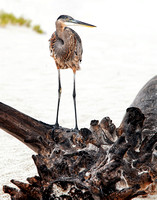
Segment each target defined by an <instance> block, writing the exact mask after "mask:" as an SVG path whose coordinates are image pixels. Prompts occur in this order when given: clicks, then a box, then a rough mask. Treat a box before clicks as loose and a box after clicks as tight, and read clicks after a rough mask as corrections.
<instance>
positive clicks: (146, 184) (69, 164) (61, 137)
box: [0, 76, 157, 200]
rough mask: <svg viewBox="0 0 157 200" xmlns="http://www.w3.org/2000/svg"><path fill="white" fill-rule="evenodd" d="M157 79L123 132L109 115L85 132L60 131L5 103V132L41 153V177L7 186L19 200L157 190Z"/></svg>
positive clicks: (103, 197)
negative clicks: (12, 186) (14, 186)
mask: <svg viewBox="0 0 157 200" xmlns="http://www.w3.org/2000/svg"><path fill="white" fill-rule="evenodd" d="M156 122H157V76H156V77H154V78H153V79H151V80H150V81H149V82H148V83H147V84H146V85H145V86H144V87H143V88H142V90H141V91H140V92H139V94H138V95H137V97H136V98H135V100H134V102H133V103H132V105H131V107H130V108H128V109H127V110H126V114H125V116H124V118H123V120H122V123H121V125H120V126H119V128H116V127H115V125H114V124H113V123H112V120H111V119H110V118H109V117H105V118H103V119H102V120H101V121H100V123H99V121H98V120H92V121H91V124H90V125H91V126H90V129H87V128H82V129H80V130H79V132H77V131H74V130H72V129H68V128H62V127H59V128H57V129H54V127H53V125H49V124H46V123H43V122H40V121H37V120H35V119H33V118H31V117H29V116H27V115H25V114H23V113H21V112H19V111H17V110H15V109H13V108H11V107H9V106H7V105H5V104H2V103H0V128H2V129H3V130H5V131H7V132H8V133H9V134H11V135H13V136H14V137H16V138H17V139H19V140H20V141H22V142H23V143H24V144H26V145H27V146H28V147H29V148H31V149H33V150H34V151H35V152H36V153H37V155H33V156H32V158H33V160H34V162H35V165H36V167H37V170H38V174H39V175H38V176H35V177H31V178H27V181H28V183H22V182H19V181H15V180H11V182H12V183H13V184H15V185H16V186H17V187H18V188H19V190H17V189H14V188H11V187H8V186H4V187H3V190H4V192H6V193H9V194H10V196H11V198H12V199H14V200H22V199H26V200H27V199H29V200H31V199H32V200H34V199H37V200H38V199H39V200H41V199H42V200H44V199H46V200H49V199H51V200H52V199H54V200H56V199H65V200H68V199H86V200H87V199H91V200H92V199H95V200H99V199H100V200H114V199H119V200H129V199H132V198H134V197H137V196H139V195H145V196H146V195H147V194H154V193H155V192H156V178H157V162H156V160H157V159H156V158H157V155H156V144H157V134H156V133H157V125H156V124H157V123H156Z"/></svg>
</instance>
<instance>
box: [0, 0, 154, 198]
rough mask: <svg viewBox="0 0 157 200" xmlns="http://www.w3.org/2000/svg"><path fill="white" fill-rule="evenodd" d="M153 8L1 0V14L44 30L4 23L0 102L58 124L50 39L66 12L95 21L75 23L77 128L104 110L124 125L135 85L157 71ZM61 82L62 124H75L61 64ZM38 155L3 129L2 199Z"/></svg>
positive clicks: (109, 1) (67, 73)
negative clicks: (80, 52) (78, 56)
mask: <svg viewBox="0 0 157 200" xmlns="http://www.w3.org/2000/svg"><path fill="white" fill-rule="evenodd" d="M156 8H157V2H156V0H131V1H130V0H119V1H117V0H97V1H95V0H86V1H84V0H79V1H76V0H67V1H64V0H57V1H55V0H44V1H43V0H0V11H1V12H2V11H3V12H6V13H13V14H14V16H16V17H17V18H19V17H23V18H25V19H28V20H31V26H35V25H39V26H40V28H41V29H42V30H43V32H44V33H43V34H39V33H37V32H35V31H33V30H32V28H30V27H26V26H19V25H11V24H8V25H6V26H4V25H2V26H0V101H1V102H3V103H5V104H8V105H10V106H12V107H14V108H16V109H17V110H20V111H21V112H24V113H25V114H27V115H30V116H32V117H34V118H36V119H38V120H41V121H44V122H46V123H50V124H53V123H55V116H56V106H57V88H58V80H57V78H58V76H57V69H56V66H55V63H54V60H53V58H52V57H50V52H49V42H48V40H49V38H50V37H51V35H52V33H53V32H54V31H55V21H56V19H57V18H58V17H59V15H61V14H67V15H70V16H72V17H73V18H76V19H78V20H80V21H84V22H87V23H90V24H94V25H96V26H97V28H86V27H79V26H77V27H72V28H73V29H74V30H75V31H76V32H77V33H78V34H79V35H80V37H81V39H82V43H83V58H82V63H81V70H80V71H78V72H77V74H76V88H77V97H76V98H77V110H78V125H79V128H83V127H87V128H88V127H89V126H90V121H91V120H92V119H97V120H101V119H102V118H103V117H105V116H109V117H110V118H111V119H112V120H113V122H114V123H115V125H116V126H119V124H120V122H121V120H122V118H123V115H124V113H125V110H126V108H127V107H129V105H130V104H131V103H132V101H133V100H134V98H135V96H136V94H137V93H138V91H139V90H140V89H141V88H142V87H143V85H144V84H145V83H146V82H147V81H148V80H149V79H151V78H152V77H153V76H155V75H156V74H157V25H156V20H157V12H156ZM61 80H62V98H61V105H60V115H59V122H60V125H62V126H64V127H69V128H73V127H74V110H73V99H72V88H73V73H72V70H71V69H67V70H62V71H61ZM33 153H34V152H33V151H31V150H30V149H28V148H27V147H25V145H23V144H22V143H20V142H19V141H17V140H16V139H15V138H13V137H12V136H10V135H8V134H7V133H5V132H3V131H2V130H0V177H1V178H0V199H9V196H8V195H7V194H3V192H2V185H4V184H7V185H11V184H10V182H9V181H10V179H12V178H14V179H17V180H21V181H25V180H26V178H27V177H31V176H34V175H35V174H36V168H35V165H34V163H33V161H32V159H31V156H32V154H33ZM150 198H151V199H153V198H154V199H155V197H150ZM150 198H149V199H150Z"/></svg>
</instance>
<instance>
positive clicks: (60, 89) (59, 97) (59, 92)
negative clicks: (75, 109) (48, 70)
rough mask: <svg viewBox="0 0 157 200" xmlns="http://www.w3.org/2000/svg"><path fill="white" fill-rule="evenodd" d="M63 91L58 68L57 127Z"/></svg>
mask: <svg viewBox="0 0 157 200" xmlns="http://www.w3.org/2000/svg"><path fill="white" fill-rule="evenodd" d="M61 92H62V88H61V79H60V69H58V105H57V114H56V124H55V126H56V127H58V126H59V123H58V115H59V105H60V99H61Z"/></svg>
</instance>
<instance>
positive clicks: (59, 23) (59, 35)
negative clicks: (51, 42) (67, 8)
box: [56, 21, 65, 40]
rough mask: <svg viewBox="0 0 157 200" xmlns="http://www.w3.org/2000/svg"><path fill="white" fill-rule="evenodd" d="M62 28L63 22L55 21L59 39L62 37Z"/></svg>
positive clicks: (63, 26)
mask: <svg viewBox="0 0 157 200" xmlns="http://www.w3.org/2000/svg"><path fill="white" fill-rule="evenodd" d="M64 28H65V24H64V23H63V22H60V21H56V32H57V35H58V37H59V38H60V39H62V40H63V39H64V34H63V33H64Z"/></svg>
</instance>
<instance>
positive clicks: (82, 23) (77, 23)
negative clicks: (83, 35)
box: [71, 19, 96, 27]
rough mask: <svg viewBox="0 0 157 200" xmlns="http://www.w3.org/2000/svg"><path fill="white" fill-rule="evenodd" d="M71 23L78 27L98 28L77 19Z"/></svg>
mask: <svg viewBox="0 0 157 200" xmlns="http://www.w3.org/2000/svg"><path fill="white" fill-rule="evenodd" d="M71 23H74V24H76V25H81V26H86V27H96V26H94V25H92V24H88V23H85V22H81V21H79V20H76V19H73V20H71Z"/></svg>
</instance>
